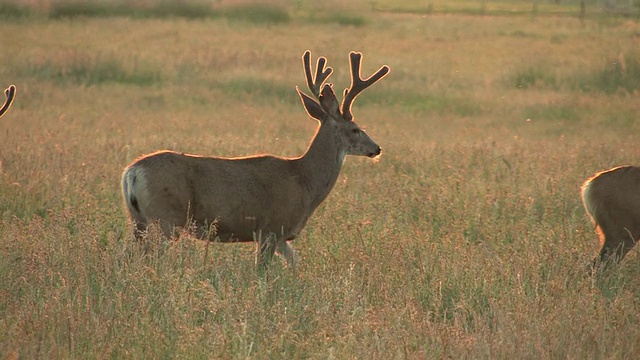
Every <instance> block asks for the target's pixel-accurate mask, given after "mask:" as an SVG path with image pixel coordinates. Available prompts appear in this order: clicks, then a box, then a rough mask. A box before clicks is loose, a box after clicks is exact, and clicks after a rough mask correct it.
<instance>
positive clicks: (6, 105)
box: [0, 85, 16, 117]
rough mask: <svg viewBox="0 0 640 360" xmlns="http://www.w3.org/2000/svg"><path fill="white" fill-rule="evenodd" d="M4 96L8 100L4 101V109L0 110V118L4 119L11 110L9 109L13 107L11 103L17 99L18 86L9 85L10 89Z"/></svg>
mask: <svg viewBox="0 0 640 360" xmlns="http://www.w3.org/2000/svg"><path fill="white" fill-rule="evenodd" d="M4 96H5V97H6V100H5V101H4V104H3V105H2V107H1V108H0V117H2V115H4V114H5V113H6V112H7V110H9V107H11V103H12V102H13V99H15V97H16V86H15V85H9V87H8V88H7V89H6V90H5V91H4Z"/></svg>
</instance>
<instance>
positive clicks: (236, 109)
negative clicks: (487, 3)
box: [0, 13, 640, 359]
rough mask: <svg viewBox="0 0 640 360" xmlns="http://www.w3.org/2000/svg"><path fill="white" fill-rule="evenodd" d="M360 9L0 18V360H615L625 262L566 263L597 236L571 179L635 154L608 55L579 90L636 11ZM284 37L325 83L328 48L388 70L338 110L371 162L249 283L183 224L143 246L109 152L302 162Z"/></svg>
mask: <svg viewBox="0 0 640 360" xmlns="http://www.w3.org/2000/svg"><path fill="white" fill-rule="evenodd" d="M367 20H368V21H367V25H366V26H358V27H354V26H341V25H339V24H319V23H306V22H298V21H293V22H291V23H289V24H285V25H276V26H273V25H271V26H261V25H252V24H247V23H244V22H234V21H228V20H219V19H218V20H202V21H187V20H181V19H173V20H153V19H147V20H135V19H127V18H110V19H75V20H64V21H43V20H31V21H26V22H25V21H13V22H2V23H1V24H0V38H2V39H3V45H2V51H1V53H0V64H2V65H1V66H0V79H1V80H0V81H2V82H3V83H6V84H5V85H2V86H6V85H8V84H9V83H15V84H16V85H17V86H18V97H17V100H16V103H15V104H14V106H13V107H12V108H11V110H10V112H9V113H8V114H7V115H6V116H5V117H4V118H3V119H2V122H1V123H0V161H1V167H0V170H1V172H0V199H1V200H0V214H1V216H2V219H1V221H0V294H1V295H0V328H1V329H4V331H1V332H0V357H2V358H40V357H45V358H106V357H112V358H121V357H132V358H173V357H175V358H234V359H235V358H340V359H343V358H379V359H383V358H384V359H388V358H443V357H451V358H474V359H476V358H531V359H539V358H591V359H593V358H598V359H599V358H620V359H622V358H631V357H633V355H634V354H637V353H638V351H639V350H640V349H639V348H638V341H637V339H638V338H640V330H639V329H640V327H639V326H638V325H639V320H640V316H639V315H638V314H639V312H638V299H639V298H640V280H638V279H639V275H640V267H639V266H638V257H637V256H636V255H635V253H632V254H631V255H630V256H628V258H626V259H625V261H624V262H623V264H621V266H620V267H618V268H617V269H616V270H615V271H614V272H612V273H611V274H608V275H606V276H602V277H595V278H589V277H587V276H585V271H584V266H585V265H586V264H587V263H588V262H589V260H590V259H591V258H592V256H593V255H594V254H595V253H596V251H597V249H598V244H597V240H596V237H595V234H594V232H593V228H592V226H591V224H589V222H588V219H587V217H586V215H585V214H584V211H583V209H582V207H581V204H580V200H579V191H578V189H579V186H580V183H581V182H582V180H583V179H585V178H586V177H587V176H589V175H591V174H592V173H593V172H595V171H597V170H601V169H605V168H607V167H610V166H613V165H621V164H633V163H637V159H638V156H637V147H636V146H634V144H635V141H636V137H637V136H636V134H637V133H638V130H639V127H640V125H639V123H638V114H640V102H638V101H637V96H638V89H633V88H631V89H630V90H629V89H628V88H627V87H625V86H622V85H624V84H626V83H625V81H627V80H625V79H626V78H625V76H628V75H625V74H628V71H630V70H626V69H625V70H624V71H623V70H620V71H623V72H622V77H621V79H622V80H619V81H620V84H621V86H620V89H619V90H616V91H609V90H606V89H603V88H601V86H600V85H599V84H598V79H599V76H601V74H602V73H603V72H606V71H610V70H608V69H611V66H612V64H613V62H615V61H619V59H620V57H621V56H622V58H624V59H626V61H627V63H628V62H629V61H638V60H637V59H638V56H639V55H638V51H637V50H636V49H638V39H639V37H638V34H640V25H638V24H637V23H636V22H633V21H628V20H624V19H621V20H616V21H607V22H604V23H603V22H601V21H593V22H589V21H587V22H585V24H584V25H582V24H581V23H580V21H579V20H578V19H573V18H569V17H563V18H557V17H550V18H543V17H538V18H537V19H536V20H535V21H532V19H531V18H530V17H526V16H525V17H490V16H484V17H474V16H463V15H460V16H449V15H447V16H436V15H434V16H427V17H423V16H415V15H406V14H405V15H400V14H395V15H394V14H385V13H367ZM305 49H310V50H311V51H312V54H313V55H314V56H319V55H325V56H327V57H328V58H329V65H331V66H333V67H334V69H335V73H334V75H333V76H332V81H334V82H335V83H336V86H337V87H338V88H342V87H343V86H346V85H347V83H348V68H347V53H348V51H350V50H360V51H362V52H363V53H364V54H365V58H364V69H363V72H364V73H369V72H371V71H373V70H375V69H376V68H377V67H378V66H379V65H380V64H382V63H386V64H388V65H389V66H390V67H391V68H392V72H391V74H390V75H389V76H388V77H387V78H385V79H384V80H383V81H382V82H381V83H380V84H377V85H376V87H374V88H371V89H369V90H367V92H366V93H365V94H363V95H362V96H361V98H359V99H358V100H357V102H356V104H355V107H354V114H355V116H356V118H357V119H358V121H359V122H360V123H361V124H363V125H364V126H366V127H367V130H368V132H369V134H370V135H371V136H372V137H373V138H374V139H375V140H376V141H377V142H378V143H379V144H380V145H381V146H382V148H383V156H382V158H381V161H380V162H378V163H373V162H371V161H368V160H366V159H361V158H349V159H348V160H347V162H346V163H345V165H344V168H343V171H342V175H341V176H340V179H339V181H338V184H337V185H336V187H335V188H334V190H333V192H332V193H331V194H330V196H329V198H328V199H327V201H326V202H325V203H324V204H323V205H322V206H321V207H320V208H319V209H318V211H317V213H316V214H315V215H314V216H313V217H312V219H311V220H310V222H309V224H308V225H307V227H306V228H305V229H304V230H303V232H302V234H301V236H300V237H299V238H298V239H297V240H296V241H295V243H294V246H295V247H296V248H297V249H298V250H300V251H301V256H302V264H301V266H300V268H299V269H297V271H295V272H291V271H288V270H287V269H285V268H284V266H283V265H282V263H281V262H277V261H276V262H275V263H274V264H273V266H271V268H270V269H269V271H268V273H267V274H266V275H265V276H264V277H260V276H257V274H256V273H255V271H254V268H253V255H252V252H253V247H252V246H250V245H246V244H244V245H221V244H206V243H203V242H199V241H197V240H193V239H188V238H187V239H183V240H181V241H179V242H176V243H174V244H172V245H170V246H166V245H162V244H158V245H157V250H156V251H152V252H151V253H148V254H145V253H144V252H143V251H142V249H140V247H139V246H138V245H137V244H135V243H133V242H132V241H131V239H130V237H129V232H128V228H127V223H126V218H125V214H124V211H123V209H122V206H121V205H122V204H121V199H120V194H119V191H120V190H119V180H120V172H121V170H122V169H123V168H124V166H125V165H127V164H128V163H129V162H130V161H132V160H133V159H134V158H135V157H137V156H139V155H141V154H143V153H146V152H150V151H154V150H157V149H161V148H169V149H174V150H178V151H184V152H190V153H199V154H212V155H229V156H231V155H245V154H252V153H259V152H269V153H275V154H278V155H298V154H301V153H302V152H303V151H304V150H305V148H306V146H307V144H308V142H309V140H310V139H311V137H312V135H313V132H314V129H315V126H316V124H315V123H314V122H312V121H309V120H307V116H306V114H305V113H304V110H303V108H302V106H301V105H300V103H299V100H298V99H297V95H296V93H295V86H296V85H300V86H301V85H303V84H304V78H303V74H302V70H301V66H300V65H301V64H300V56H301V54H302V52H303V51H304V50H305ZM532 69H533V70H532ZM149 74H150V75H149ZM532 74H533V75H532ZM141 79H142V80H141ZM523 79H524V82H523ZM527 79H529V80H527ZM548 79H551V80H548ZM523 84H526V86H522V85H523ZM607 86H609V84H607ZM152 238H153V236H152Z"/></svg>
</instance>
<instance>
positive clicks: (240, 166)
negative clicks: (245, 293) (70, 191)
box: [122, 50, 389, 268]
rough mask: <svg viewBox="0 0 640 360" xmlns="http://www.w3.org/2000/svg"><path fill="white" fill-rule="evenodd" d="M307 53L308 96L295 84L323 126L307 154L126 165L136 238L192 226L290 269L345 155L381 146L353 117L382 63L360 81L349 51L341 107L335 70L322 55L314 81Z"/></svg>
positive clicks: (166, 155) (373, 153)
mask: <svg viewBox="0 0 640 360" xmlns="http://www.w3.org/2000/svg"><path fill="white" fill-rule="evenodd" d="M310 57H311V53H310V52H309V51H308V50H307V51H306V52H305V53H304V55H303V57H302V60H303V68H304V72H305V76H306V80H307V85H308V87H309V90H310V91H311V93H312V95H313V97H311V96H308V95H306V94H305V93H303V92H302V91H300V89H299V88H297V87H296V90H297V91H298V94H299V96H300V98H301V100H302V104H303V105H304V107H305V109H306V111H307V113H308V115H309V116H310V117H312V118H314V119H316V120H318V121H319V122H320V126H319V127H318V129H317V131H316V133H315V135H314V137H313V139H312V140H311V144H310V145H309V147H308V149H307V150H306V152H305V153H304V154H303V155H302V156H300V157H295V158H283V157H277V156H272V155H255V156H249V157H236V158H223V157H209V156H197V155H189V154H183V153H178V152H173V151H159V152H156V153H152V154H149V155H146V156H143V157H141V158H139V159H137V160H135V161H134V162H133V163H132V164H131V165H129V166H128V167H126V168H125V170H124V173H123V177H122V191H123V195H124V200H125V204H126V208H127V211H128V215H129V218H130V220H131V221H132V223H133V224H134V230H133V231H134V233H135V237H136V238H137V239H139V238H140V237H141V235H142V234H143V233H144V232H145V230H146V229H147V228H148V226H149V225H150V224H151V223H158V224H159V226H160V229H161V230H162V233H163V234H164V236H165V237H167V238H171V237H173V236H174V235H176V230H178V229H180V228H183V229H184V228H187V227H188V228H190V229H195V235H196V236H198V237H199V238H201V239H205V240H214V241H219V242H254V241H255V242H256V265H257V266H258V267H259V268H262V267H263V266H264V265H266V264H267V263H268V262H269V260H270V259H271V258H272V256H273V254H274V252H275V253H277V254H279V255H282V256H283V257H284V258H285V260H286V262H287V265H288V266H290V267H293V266H295V263H296V262H297V257H298V255H297V251H295V250H293V248H292V247H291V245H290V244H289V241H291V240H293V239H294V238H295V237H296V236H297V235H298V233H299V232H300V230H302V228H303V227H304V225H305V224H306V222H307V220H308V219H309V217H310V216H311V214H313V212H314V210H315V209H316V208H317V207H318V205H320V203H321V202H322V201H323V200H324V199H325V198H326V197H327V195H328V194H329V192H330V191H331V189H332V188H333V186H334V184H335V183H336V180H337V178H338V175H339V173H340V169H341V167H342V163H343V160H344V157H345V156H346V155H357V156H367V157H371V158H374V157H377V156H378V155H380V153H381V149H380V147H379V146H378V144H376V143H375V142H374V141H373V140H372V139H371V138H370V137H369V135H367V134H366V133H365V132H364V131H363V130H362V129H360V127H359V126H358V124H356V123H355V122H354V120H353V115H352V113H351V105H352V104H353V101H354V100H355V99H356V97H357V96H358V95H359V94H360V93H361V92H362V91H363V90H365V89H366V88H368V87H369V86H371V85H373V84H374V83H375V82H377V81H378V80H380V79H382V78H383V77H384V76H385V75H387V73H389V67H388V66H386V65H385V66H382V67H381V68H380V69H379V70H378V71H377V72H375V73H374V74H373V75H372V76H370V77H369V78H367V79H364V80H363V79H362V78H361V77H360V63H361V61H362V54H361V53H357V52H351V53H350V54H349V63H350V65H351V86H350V87H349V88H348V89H345V91H344V98H343V100H342V104H340V103H338V99H337V98H336V95H335V93H334V91H333V86H332V85H331V84H325V81H326V80H327V78H328V77H329V75H331V72H332V71H333V70H332V69H331V68H330V67H327V68H325V63H326V59H325V58H324V57H320V58H319V59H318V62H317V65H316V71H315V76H314V74H313V71H312V68H311V64H310Z"/></svg>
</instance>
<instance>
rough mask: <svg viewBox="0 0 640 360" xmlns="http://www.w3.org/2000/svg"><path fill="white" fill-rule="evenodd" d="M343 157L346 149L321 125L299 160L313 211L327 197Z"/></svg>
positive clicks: (336, 177) (328, 128) (330, 130)
mask: <svg viewBox="0 0 640 360" xmlns="http://www.w3.org/2000/svg"><path fill="white" fill-rule="evenodd" d="M345 156H346V149H344V148H342V147H341V146H340V145H339V143H338V141H336V136H335V135H334V134H333V129H331V128H330V127H328V126H326V127H325V126H322V125H321V126H320V127H319V128H318V130H317V132H316V135H315V136H314V138H313V140H312V141H311V144H310V145H309V148H308V149H307V151H306V152H305V154H304V155H302V157H300V159H299V161H300V166H301V168H302V173H303V178H304V183H305V185H306V187H307V190H308V191H309V195H310V198H311V204H312V208H313V209H315V208H316V207H317V206H318V205H319V204H320V203H321V202H322V201H323V200H324V199H325V198H326V197H327V195H329V192H330V191H331V189H332V188H333V186H334V185H335V183H336V180H337V179H338V175H340V169H341V168H342V163H343V162H344V157H345Z"/></svg>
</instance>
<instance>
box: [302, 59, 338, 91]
mask: <svg viewBox="0 0 640 360" xmlns="http://www.w3.org/2000/svg"><path fill="white" fill-rule="evenodd" d="M302 61H303V63H304V74H305V76H306V78H307V86H308V87H309V90H311V93H313V95H314V96H315V97H316V99H317V98H320V90H321V89H322V84H324V82H325V81H326V80H327V78H328V77H329V75H331V73H332V72H333V69H332V68H331V67H327V68H326V69H325V67H324V66H325V65H326V63H327V59H326V58H325V57H323V56H321V57H319V58H318V62H317V64H316V74H315V76H313V75H312V74H313V71H312V70H311V51H309V50H307V51H305V52H304V55H303V56H302Z"/></svg>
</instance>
